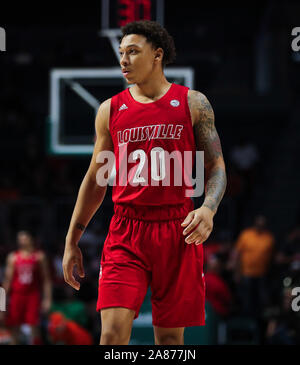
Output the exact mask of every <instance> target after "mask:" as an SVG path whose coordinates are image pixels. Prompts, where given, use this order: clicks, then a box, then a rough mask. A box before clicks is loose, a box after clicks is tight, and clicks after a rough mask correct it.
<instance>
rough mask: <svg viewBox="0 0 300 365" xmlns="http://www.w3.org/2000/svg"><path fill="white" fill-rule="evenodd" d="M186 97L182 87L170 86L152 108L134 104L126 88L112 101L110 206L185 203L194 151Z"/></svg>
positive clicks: (136, 102)
mask: <svg viewBox="0 0 300 365" xmlns="http://www.w3.org/2000/svg"><path fill="white" fill-rule="evenodd" d="M187 93H188V88H187V87H185V86H181V85H177V84H171V87H170V88H169V90H168V91H167V93H166V94H165V95H164V96H163V97H161V98H160V99H158V100H156V101H154V102H151V103H140V102H138V101H136V100H135V99H134V98H133V97H132V95H131V93H130V91H129V89H128V88H127V89H126V90H124V91H122V92H121V93H119V94H117V95H115V96H113V97H112V99H111V109H110V133H111V136H112V140H113V144H114V153H115V162H116V180H115V184H114V186H113V196H112V199H113V202H114V203H131V204H136V205H175V204H181V203H184V202H185V201H186V191H187V190H189V191H190V192H191V190H192V188H191V184H190V177H191V174H192V167H193V163H194V156H195V150H196V147H195V140H194V134H193V127H192V120H191V114H190V110H189V106H188V99H187ZM184 152H186V155H185V156H184Z"/></svg>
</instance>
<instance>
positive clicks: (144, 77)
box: [63, 21, 226, 345]
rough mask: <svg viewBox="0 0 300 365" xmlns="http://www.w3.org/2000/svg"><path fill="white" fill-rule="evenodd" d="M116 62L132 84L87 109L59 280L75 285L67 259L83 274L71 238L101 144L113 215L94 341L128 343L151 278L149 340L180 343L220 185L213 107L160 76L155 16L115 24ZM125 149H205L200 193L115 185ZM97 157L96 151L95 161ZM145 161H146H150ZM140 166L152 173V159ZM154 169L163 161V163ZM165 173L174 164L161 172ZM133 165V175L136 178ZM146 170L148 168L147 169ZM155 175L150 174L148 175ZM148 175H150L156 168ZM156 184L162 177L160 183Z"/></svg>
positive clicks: (195, 300)
mask: <svg viewBox="0 0 300 365" xmlns="http://www.w3.org/2000/svg"><path fill="white" fill-rule="evenodd" d="M122 32H123V37H122V39H121V42H120V65H121V69H122V73H123V75H124V77H125V79H126V80H127V82H128V83H129V84H134V86H132V87H130V88H128V89H126V90H124V91H122V92H121V93H119V94H117V95H115V96H113V97H112V98H111V99H108V100H106V101H104V102H103V103H102V104H101V105H100V107H99V111H98V114H97V116H96V122H95V125H96V134H97V139H96V142H95V146H94V153H93V156H92V159H91V162H90V166H89V168H88V171H87V173H86V175H85V177H84V179H83V181H82V184H81V187H80V189H79V193H78V197H77V202H76V205H75V208H74V211H73V215H72V218H71V222H70V226H69V230H68V233H67V236H66V243H65V252H64V258H63V269H64V277H65V281H66V282H67V283H68V284H70V285H71V286H72V287H73V288H75V289H77V290H79V288H80V283H79V282H78V281H77V280H76V279H75V277H74V275H73V268H74V266H76V267H77V272H78V274H79V276H80V277H81V278H83V277H84V268H83V258H82V253H81V250H80V249H79V247H78V242H79V240H80V237H81V235H82V233H83V231H84V229H85V227H86V226H87V224H88V223H89V221H90V219H91V218H92V217H93V215H94V214H95V212H96V211H97V209H98V208H99V206H100V205H101V203H102V201H103V198H104V195H105V193H106V186H104V187H102V186H99V185H98V184H97V176H96V174H97V171H98V169H99V168H100V167H103V166H104V165H105V163H97V161H96V157H97V155H98V154H99V153H100V152H102V151H113V152H114V154H115V158H116V169H117V174H116V185H115V186H114V187H113V197H112V199H113V202H114V212H115V214H114V216H113V218H112V220H111V223H110V227H109V233H108V236H107V239H106V241H105V243H104V248H103V252H102V257H101V266H100V275H99V294H98V303H97V310H98V311H100V312H101V322H102V331H101V338H100V344H101V345H124V344H128V343H129V341H130V335H131V329H132V323H133V320H134V319H135V318H137V316H138V314H139V310H140V307H141V305H142V303H143V300H144V297H145V294H146V292H147V288H148V287H149V285H150V286H151V291H152V296H151V302H152V317H153V326H154V339H155V344H157V345H180V344H184V328H185V327H188V326H201V325H204V324H205V321H204V295H205V283H204V275H203V246H202V243H203V242H204V241H205V240H206V239H207V238H208V236H209V235H210V233H211V231H212V228H213V217H214V215H215V213H216V211H217V208H218V206H219V203H220V201H221V199H222V197H223V195H224V191H225V187H226V174H225V165H224V161H223V156H222V150H221V144H220V140H219V137H218V134H217V131H216V129H215V125H214V113H213V110H212V107H211V105H210V103H209V102H208V100H207V98H206V97H205V96H204V95H203V94H202V93H200V92H198V91H195V90H189V89H188V88H187V87H184V86H180V85H176V84H173V83H170V82H168V81H167V79H166V77H165V75H164V66H165V65H166V64H169V63H171V62H172V61H173V60H174V58H175V47H174V42H173V39H172V38H171V36H170V35H169V34H168V33H167V31H166V30H165V29H164V28H162V27H161V26H160V25H159V24H158V23H156V22H152V21H139V22H132V23H129V24H127V25H126V26H125V27H123V28H122ZM124 146H126V148H127V156H130V153H133V156H138V157H135V158H138V159H139V162H138V161H132V162H135V165H137V166H140V165H141V164H143V163H144V162H145V161H144V160H146V158H147V160H148V161H150V162H151V155H152V152H153V149H154V148H156V151H162V150H163V151H167V152H169V153H171V152H172V151H180V152H181V153H182V154H183V153H184V151H192V152H193V153H195V151H196V149H197V150H200V151H204V157H205V161H204V162H205V173H206V184H205V199H204V202H203V205H202V206H201V207H200V208H198V209H194V207H193V203H192V200H191V199H190V198H189V197H186V196H185V191H186V186H184V184H183V185H182V186H175V184H173V186H172V185H171V186H162V184H159V186H154V184H153V185H150V183H149V182H148V184H144V185H143V184H138V185H137V186H134V184H131V183H129V181H130V179H129V178H130V176H129V175H130V174H128V180H127V184H123V185H124V186H122V184H120V183H118V181H120V178H122V176H120V175H121V172H120V168H119V167H118V166H119V163H120V161H121V164H120V166H121V167H122V168H123V167H124V164H127V167H128V171H129V170H130V168H131V167H132V166H133V165H134V164H133V163H132V162H128V159H126V158H125V159H124V151H125V149H124ZM97 160H98V159H97ZM151 163H152V162H151ZM151 163H149V165H148V176H151V178H152V175H151V174H152V172H153V171H152V170H153V165H152V166H151ZM162 167H163V166H162ZM170 171H171V173H172V174H173V178H174V176H175V174H177V173H179V172H180V173H182V171H175V170H174V168H173V170H172V169H171V170H170ZM139 173H140V170H139V171H137V170H136V171H135V175H134V176H135V177H136V178H138V179H139V180H138V181H143V180H141V179H140V178H141V176H140V175H139ZM154 176H156V175H155V174H154ZM153 179H154V178H153ZM156 180H157V176H156ZM159 183H161V181H159Z"/></svg>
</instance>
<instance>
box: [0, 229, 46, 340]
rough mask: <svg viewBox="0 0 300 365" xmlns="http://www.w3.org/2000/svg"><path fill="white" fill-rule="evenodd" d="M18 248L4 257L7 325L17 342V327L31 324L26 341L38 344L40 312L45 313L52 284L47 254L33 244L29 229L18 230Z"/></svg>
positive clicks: (18, 333) (18, 334)
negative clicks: (5, 259) (5, 260)
mask: <svg viewBox="0 0 300 365" xmlns="http://www.w3.org/2000/svg"><path fill="white" fill-rule="evenodd" d="M17 243H18V250H16V251H14V252H11V253H10V254H9V255H8V257H7V264H6V270H5V276H4V281H3V285H2V286H3V288H4V289H5V291H6V294H7V296H8V308H7V315H6V318H5V324H6V326H7V327H8V328H9V329H11V330H12V334H13V338H14V341H13V342H14V344H19V343H20V327H21V326H22V325H27V326H28V327H29V328H30V334H29V336H28V337H29V340H28V343H29V344H40V343H41V340H40V333H39V328H38V327H39V324H40V315H41V312H42V313H44V314H46V313H48V311H49V309H50V307H51V301H52V285H51V279H50V274H49V270H48V264H47V260H46V255H45V253H44V252H42V251H41V250H37V249H36V248H35V243H34V239H33V236H32V235H31V233H30V232H28V231H19V232H18V233H17Z"/></svg>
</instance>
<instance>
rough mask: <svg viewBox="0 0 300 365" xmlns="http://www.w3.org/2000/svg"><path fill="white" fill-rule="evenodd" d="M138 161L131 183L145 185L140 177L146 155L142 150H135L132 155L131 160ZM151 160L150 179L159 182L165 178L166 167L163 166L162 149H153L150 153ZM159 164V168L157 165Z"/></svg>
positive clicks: (163, 155) (163, 154) (163, 156)
mask: <svg viewBox="0 0 300 365" xmlns="http://www.w3.org/2000/svg"><path fill="white" fill-rule="evenodd" d="M138 158H139V159H140V163H139V165H138V167H137V169H136V172H135V175H134V177H133V183H145V179H144V178H143V177H142V176H140V174H141V172H142V170H143V167H144V165H145V162H146V153H145V151H144V150H135V151H134V152H133V154H132V159H133V160H137V159H138ZM150 158H151V161H150V162H151V178H152V179H153V180H155V181H161V180H163V179H164V178H165V176H166V165H165V153H164V150H163V148H161V147H154V148H152V150H151V152H150ZM157 162H159V166H158V163H157Z"/></svg>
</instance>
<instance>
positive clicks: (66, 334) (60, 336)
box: [48, 312, 93, 345]
mask: <svg viewBox="0 0 300 365" xmlns="http://www.w3.org/2000/svg"><path fill="white" fill-rule="evenodd" d="M48 332H49V337H50V341H51V342H52V343H53V344H55V345H93V338H92V336H91V335H90V334H89V332H88V331H87V330H86V329H84V328H83V327H81V326H79V324H78V323H76V322H75V321H72V320H70V319H67V318H66V317H65V316H64V315H63V314H62V313H60V312H53V313H51V314H50V316H49V323H48Z"/></svg>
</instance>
